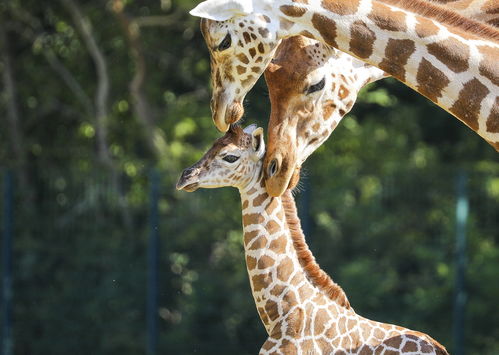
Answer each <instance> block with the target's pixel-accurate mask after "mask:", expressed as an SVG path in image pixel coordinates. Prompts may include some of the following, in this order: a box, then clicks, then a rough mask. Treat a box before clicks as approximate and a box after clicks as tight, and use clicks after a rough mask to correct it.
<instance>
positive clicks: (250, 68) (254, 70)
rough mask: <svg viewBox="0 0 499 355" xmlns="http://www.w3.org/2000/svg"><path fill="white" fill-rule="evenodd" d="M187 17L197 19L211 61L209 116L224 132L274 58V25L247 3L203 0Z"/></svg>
mask: <svg viewBox="0 0 499 355" xmlns="http://www.w3.org/2000/svg"><path fill="white" fill-rule="evenodd" d="M190 14H191V15H194V16H199V17H201V32H202V33H203V37H204V39H205V41H206V44H207V46H208V50H209V52H210V61H211V81H212V86H213V94H212V99H211V111H212V117H213V121H214V123H215V126H216V127H217V128H218V130H219V131H221V132H226V131H227V130H228V129H229V125H230V124H232V123H235V122H237V121H238V120H239V119H240V118H241V117H242V115H243V113H244V108H243V100H244V97H245V96H246V94H247V93H248V92H249V91H250V89H251V88H252V87H253V85H255V83H256V81H257V80H258V78H259V77H260V76H261V75H262V74H263V72H264V70H265V68H266V67H267V65H268V64H269V62H270V60H271V59H272V57H273V55H274V51H275V49H276V48H277V46H278V44H279V41H278V40H277V39H276V33H277V30H276V29H275V28H274V27H275V26H278V24H276V23H273V22H272V21H271V19H270V18H269V17H268V16H265V15H263V14H260V13H259V12H258V11H255V9H254V8H253V3H252V1H251V0H235V1H227V0H206V1H204V2H202V3H200V4H199V5H198V6H196V8H194V9H193V10H191V12H190Z"/></svg>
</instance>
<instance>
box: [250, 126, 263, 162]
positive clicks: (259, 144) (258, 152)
mask: <svg viewBox="0 0 499 355" xmlns="http://www.w3.org/2000/svg"><path fill="white" fill-rule="evenodd" d="M251 136H252V139H251V145H252V146H253V149H254V150H255V154H254V155H253V160H254V161H258V160H260V159H262V158H263V156H264V155H265V139H263V128H262V127H258V128H257V129H255V130H254V131H253V133H251Z"/></svg>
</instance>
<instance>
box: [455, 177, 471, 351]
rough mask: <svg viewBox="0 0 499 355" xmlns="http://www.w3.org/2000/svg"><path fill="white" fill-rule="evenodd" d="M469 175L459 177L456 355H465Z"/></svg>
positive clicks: (457, 205) (457, 204)
mask: <svg viewBox="0 0 499 355" xmlns="http://www.w3.org/2000/svg"><path fill="white" fill-rule="evenodd" d="M466 180H467V175H466V173H465V172H464V171H460V172H459V173H458V177H457V189H456V190H457V191H456V192H457V203H456V261H455V263H456V282H455V290H454V326H453V328H454V329H453V333H454V334H453V337H454V354H455V355H464V353H465V351H464V324H465V307H466V289H465V271H466V224H467V220H468V192H467V186H466V185H467V184H466Z"/></svg>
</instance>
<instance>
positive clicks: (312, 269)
mask: <svg viewBox="0 0 499 355" xmlns="http://www.w3.org/2000/svg"><path fill="white" fill-rule="evenodd" d="M282 204H283V207H284V212H285V214H286V223H287V224H288V228H289V231H290V232H291V238H292V239H293V246H294V247H295V250H296V253H297V254H298V259H299V260H300V264H301V265H302V266H303V268H304V270H305V272H306V274H307V276H308V277H309V278H310V280H311V281H312V283H313V284H314V285H315V286H317V287H318V288H319V289H320V290H322V291H323V292H324V293H325V294H326V295H327V296H328V297H329V298H330V299H331V300H333V301H335V302H337V303H338V304H339V305H340V306H342V307H345V308H347V309H348V308H351V307H350V302H348V298H347V296H346V294H345V292H344V291H343V289H342V288H341V287H340V286H339V285H338V284H337V283H335V282H334V281H333V280H332V279H331V277H329V275H328V274H327V273H326V272H325V271H324V270H322V269H321V267H320V266H319V264H317V262H316V261H315V257H314V255H313V254H312V252H311V251H310V249H309V248H308V245H307V242H306V241H305V236H304V235H303V231H302V229H301V224H300V219H299V218H298V213H297V211H296V205H295V201H294V198H293V195H292V194H291V191H290V190H287V191H286V192H285V193H284V194H283V195H282Z"/></svg>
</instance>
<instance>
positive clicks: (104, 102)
mask: <svg viewBox="0 0 499 355" xmlns="http://www.w3.org/2000/svg"><path fill="white" fill-rule="evenodd" d="M59 1H60V2H61V3H62V4H63V6H64V7H65V8H66V9H67V10H68V12H69V13H70V14H71V17H72V19H73V22H74V24H75V25H76V28H77V29H78V31H79V32H80V34H81V36H82V38H83V42H84V43H85V45H86V47H87V49H88V51H89V53H90V56H91V57H92V59H93V61H94V64H95V68H96V71H97V91H96V94H95V119H96V129H95V133H96V136H97V151H98V155H99V159H100V160H101V161H102V162H104V163H105V164H107V165H111V164H112V162H111V157H110V154H109V148H108V144H107V120H108V115H109V112H108V100H109V75H108V71H107V64H106V60H105V58H104V55H103V54H102V51H101V50H100V48H99V46H98V45H97V42H96V41H95V38H94V36H93V34H92V28H91V24H90V22H89V21H88V19H87V18H86V17H84V16H83V14H82V12H81V10H80V8H79V7H78V5H77V4H76V3H75V2H74V1H73V0H59Z"/></svg>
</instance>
